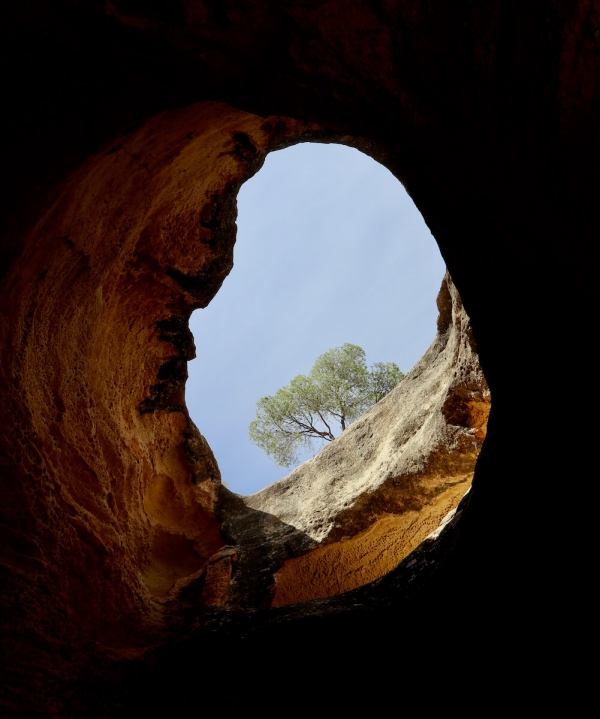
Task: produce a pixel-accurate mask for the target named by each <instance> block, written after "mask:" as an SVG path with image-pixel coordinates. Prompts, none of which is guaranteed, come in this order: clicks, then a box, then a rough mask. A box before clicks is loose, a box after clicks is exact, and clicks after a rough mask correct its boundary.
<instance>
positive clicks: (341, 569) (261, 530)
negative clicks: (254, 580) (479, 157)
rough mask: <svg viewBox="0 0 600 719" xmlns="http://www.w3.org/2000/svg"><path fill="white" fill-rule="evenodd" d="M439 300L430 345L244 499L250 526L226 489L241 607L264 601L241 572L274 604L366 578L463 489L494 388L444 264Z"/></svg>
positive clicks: (432, 523)
mask: <svg viewBox="0 0 600 719" xmlns="http://www.w3.org/2000/svg"><path fill="white" fill-rule="evenodd" d="M438 308H439V311H440V314H439V319H438V333H437V335H436V337H435V339H434V341H433V343H432V345H431V347H430V348H429V349H428V351H427V352H426V353H425V354H424V355H423V357H422V358H421V359H420V360H419V362H418V363H417V364H416V365H415V367H414V368H413V369H412V370H411V371H410V372H409V373H408V374H407V376H406V377H405V379H404V380H403V381H402V382H401V383H400V384H399V385H398V386H397V387H396V388H395V389H394V390H393V391H392V392H390V393H389V394H388V395H387V396H386V397H385V398H384V399H383V400H381V401H380V402H378V403H377V404H376V405H375V406H374V407H372V408H371V409H370V410H369V411H368V412H367V413H366V414H364V415H363V416H362V417H360V418H359V419H358V420H356V421H355V422H354V423H353V424H352V425H350V427H348V429H346V431H345V432H343V433H342V434H341V435H340V436H339V437H338V438H337V439H335V440H334V441H333V442H331V443H330V444H328V445H327V446H326V447H324V448H323V449H322V450H321V451H320V452H319V453H318V454H317V455H316V456H315V457H314V458H313V459H310V460H309V461H307V462H305V463H304V464H302V465H300V466H299V467H298V468H297V469H295V470H294V471H293V472H292V473H291V474H290V475H289V476H287V477H285V478H284V479H281V480H280V481H278V482H275V483H274V484H272V485H270V486H269V487H267V488H265V489H263V490H262V491H260V492H258V493H257V494H254V495H252V496H249V497H244V498H243V504H244V505H245V507H247V508H249V509H251V510H255V511H256V512H257V513H258V515H259V516H261V517H264V519H263V520H262V521H261V522H260V523H259V522H257V523H255V525H254V526H255V527H256V529H255V532H256V534H255V535H252V534H251V533H250V532H249V531H248V529H247V525H248V523H249V522H250V521H251V519H250V516H249V515H250V514H252V513H248V512H247V511H245V512H244V510H243V509H242V508H241V506H240V502H239V500H237V501H236V502H235V503H233V509H232V510H230V509H229V508H228V503H227V498H225V501H224V506H222V507H221V509H220V513H221V515H222V516H223V517H224V518H225V522H224V530H225V531H226V533H227V534H228V536H229V537H230V540H231V541H233V542H235V543H236V545H237V547H238V551H239V557H240V563H239V564H238V565H237V567H236V570H235V572H234V575H233V585H232V597H231V602H232V604H233V605H234V606H235V605H237V606H241V607H243V606H246V607H248V599H249V597H250V596H253V597H254V599H253V601H254V603H255V604H256V603H258V605H259V606H262V605H264V604H265V598H264V597H262V598H259V597H257V596H256V593H254V594H252V593H250V592H247V591H246V590H247V585H248V581H247V577H245V576H244V575H245V574H246V573H247V574H250V575H251V576H252V577H255V576H256V574H257V571H262V573H263V574H262V579H263V582H264V584H263V588H266V589H268V590H269V596H270V604H271V606H273V607H277V606H282V605H286V604H293V603H295V602H299V601H306V600H311V599H317V598H323V597H331V596H335V595H337V594H341V593H343V592H347V591H349V590H352V589H355V588H356V587H359V586H362V585H364V584H367V583H369V582H372V581H374V580H376V579H378V578H379V577H381V576H383V575H384V574H386V573H387V572H389V571H390V570H392V569H393V568H395V567H396V566H397V565H398V564H400V562H401V561H402V560H403V559H404V558H405V557H407V556H408V554H410V552H411V551H412V550H414V549H415V548H416V547H417V546H418V545H419V544H420V542H422V541H423V540H424V539H425V538H426V537H427V536H428V535H429V534H431V533H432V532H434V531H435V530H436V529H437V528H438V526H439V525H440V524H441V522H442V521H443V519H444V517H446V515H448V514H449V513H450V512H452V511H453V510H454V509H455V508H456V506H457V505H458V503H459V501H460V500H461V498H462V497H463V496H464V494H465V493H466V492H467V490H468V489H469V488H470V486H471V480H472V478H473V471H474V469H475V462H476V459H477V456H478V454H479V451H480V449H481V445H482V442H483V439H484V437H485V432H486V426H487V418H488V413H489V407H490V393H489V389H488V387H487V384H486V381H485V378H484V376H483V373H482V371H481V367H480V366H479V360H478V357H477V353H476V349H475V346H474V341H473V336H472V331H471V327H470V323H469V319H468V317H467V315H466V313H465V311H464V308H463V306H462V302H461V300H460V297H459V295H458V293H457V291H456V288H455V287H454V285H453V284H452V281H451V279H450V277H449V275H448V274H446V277H445V278H444V281H443V284H442V288H441V290H440V293H439V296H438ZM238 525H242V526H243V529H242V530H241V531H239V530H238ZM238 532H239V533H238ZM261 534H262V537H263V539H262V542H260V545H261V549H262V553H261V554H260V555H258V554H257V552H256V550H255V549H254V547H255V545H256V543H257V540H260V538H261ZM246 547H247V548H246ZM253 550H254V551H253ZM246 552H248V555H249V556H248V558H246V557H245V556H244V555H245V553H246ZM267 558H268V560H270V564H269V563H267V562H266V561H265V560H266V559H267ZM282 558H285V559H284V560H283V563H282ZM261 560H262V561H261ZM272 575H273V576H272ZM271 582H272V586H270V585H271ZM255 592H256V590H255Z"/></svg>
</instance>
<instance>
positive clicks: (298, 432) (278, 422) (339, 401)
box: [249, 343, 404, 467]
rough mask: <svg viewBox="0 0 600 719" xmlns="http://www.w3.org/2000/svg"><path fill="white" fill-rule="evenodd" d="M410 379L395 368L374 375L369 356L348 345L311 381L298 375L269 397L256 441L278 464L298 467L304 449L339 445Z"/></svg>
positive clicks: (378, 366)
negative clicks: (342, 434) (339, 437)
mask: <svg viewBox="0 0 600 719" xmlns="http://www.w3.org/2000/svg"><path fill="white" fill-rule="evenodd" d="M403 377H404V375H403V374H402V372H401V371H400V369H399V367H398V366H397V365H396V364H394V362H377V363H375V364H374V365H373V366H372V368H371V369H370V370H369V369H368V368H367V362H366V357H365V353H364V351H363V350H362V349H361V348H360V347H358V345H352V344H348V343H346V344H345V345H342V347H336V348H335V349H331V350H328V351H327V352H325V353H323V354H322V355H321V356H320V357H319V358H318V359H317V361H316V362H315V364H314V365H313V368H312V369H311V371H310V372H309V374H308V375H298V376H297V377H295V378H294V379H293V380H292V381H291V382H290V383H289V385H287V386H285V387H282V388H281V389H280V390H278V391H277V392H276V393H275V394H274V395H272V396H270V397H263V398H262V399H260V400H259V401H258V402H257V404H256V406H257V410H256V418H255V419H254V420H252V422H251V423H250V427H249V435H250V440H251V441H252V442H254V444H256V445H257V446H258V447H260V448H261V449H263V450H264V451H265V452H266V453H267V454H268V455H269V456H270V457H271V458H272V459H273V460H274V461H275V462H276V463H277V464H279V465H280V466H282V467H290V466H291V465H293V464H295V463H297V461H298V456H299V453H300V450H301V449H302V448H311V449H312V448H313V443H314V441H315V440H321V441H326V442H330V441H331V440H332V439H335V435H334V434H333V430H334V429H336V425H338V426H339V427H340V429H341V430H342V431H344V430H345V429H346V427H347V426H348V425H349V424H350V423H351V422H353V421H354V420H355V419H356V418H357V417H360V415H361V414H363V413H364V412H366V410H367V409H369V407H371V406H372V405H374V404H375V403H376V402H379V400H380V399H382V398H383V397H385V395H386V394H387V393H388V392H389V391H390V390H392V389H393V388H394V387H395V386H396V385H397V384H398V382H400V380H401V379H402V378H403Z"/></svg>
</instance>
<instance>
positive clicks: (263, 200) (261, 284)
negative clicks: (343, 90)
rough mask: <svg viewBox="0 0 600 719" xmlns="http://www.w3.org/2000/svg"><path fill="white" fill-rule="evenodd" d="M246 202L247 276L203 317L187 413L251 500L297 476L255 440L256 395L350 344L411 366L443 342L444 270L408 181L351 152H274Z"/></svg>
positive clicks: (196, 323) (242, 197) (231, 482)
mask: <svg viewBox="0 0 600 719" xmlns="http://www.w3.org/2000/svg"><path fill="white" fill-rule="evenodd" d="M237 203H238V218H237V240H236V246H235V250H234V268H233V270H232V271H231V273H230V274H229V276H228V277H227V278H226V280H225V282H224V284H223V286H222V288H221V289H220V291H219V293H218V294H217V296H216V297H215V298H214V299H213V300H212V302H211V303H210V304H209V306H208V307H207V308H205V309H201V310H197V311H196V312H195V313H194V314H193V315H192V317H191V320H190V328H191V330H192V332H193V334H194V337H195V342H196V347H197V358H196V359H195V360H193V361H191V362H190V363H189V364H188V371H189V379H188V381H187V385H186V404H187V407H188V410H189V412H190V416H191V418H192V419H193V420H194V422H195V423H196V425H197V426H198V427H199V429H200V431H201V432H202V433H203V434H204V435H205V436H206V438H207V440H208V443H209V445H210V446H211V448H212V450H213V452H214V453H215V456H216V459H217V461H218V463H219V466H220V469H221V474H222V477H223V480H224V481H225V483H226V485H227V486H228V487H229V488H230V489H231V490H233V491H235V492H237V493H239V494H243V495H249V494H253V493H254V492H257V491H259V490H261V489H262V488H263V487H265V486H267V485H270V484H271V483H273V482H275V481H277V480H278V479H280V478H281V477H283V476H284V475H286V474H287V473H288V472H289V471H290V470H289V469H286V468H285V467H280V466H278V465H277V464H275V463H274V462H273V461H272V460H271V459H270V458H269V457H267V456H266V455H265V454H264V453H263V451H262V450H261V449H259V448H258V447H256V446H255V445H253V444H252V443H251V442H250V440H249V439H248V425H249V423H250V421H251V420H252V419H253V417H254V414H255V411H256V402H257V400H258V399H260V398H261V397H263V396H265V395H273V394H274V393H275V392H276V391H277V390H278V389H279V388H280V387H282V386H284V385H286V384H287V383H288V382H289V381H290V380H291V379H292V378H293V377H295V376H296V375H298V374H306V373H307V372H308V371H309V369H310V367H311V366H312V364H313V363H314V361H315V360H316V358H317V356H319V355H321V354H322V353H323V352H325V351H327V350H329V349H331V348H333V347H338V346H341V345H343V344H344V343H346V342H349V343H352V344H356V345H359V346H360V347H362V348H363V349H364V350H365V352H366V355H367V362H368V364H369V365H370V364H371V363H374V362H395V363H396V364H397V365H399V367H400V369H401V370H402V371H403V372H407V371H408V370H410V369H411V368H412V367H413V365H414V364H415V363H416V362H417V360H418V359H419V357H420V356H421V355H422V354H423V353H424V352H425V350H426V349H427V347H428V346H429V345H430V343H431V341H432V339H433V337H434V335H435V331H436V325H435V322H436V317H437V307H436V295H437V293H438V290H439V287H440V284H441V281H442V277H443V275H444V270H445V266H444V261H443V259H442V257H441V255H440V252H439V249H438V247H437V244H436V242H435V240H434V238H433V236H432V235H431V232H430V231H429V229H428V228H427V226H426V224H425V222H424V220H423V218H422V216H421V214H420V213H419V211H418V210H417V208H416V207H415V205H414V203H413V202H412V200H411V198H410V197H409V195H408V193H407V192H406V190H405V189H404V187H403V186H402V184H401V183H400V182H399V181H398V180H397V179H396V178H395V177H394V176H393V175H392V174H391V173H390V172H389V170H387V168H385V167H384V166H383V165H381V164H379V163H378V162H376V161H375V160H374V159H372V158H371V157H369V156H368V155H366V154H364V153H362V152H360V151H359V150H357V149H354V148H351V147H348V146H345V145H341V144H322V143H314V142H302V143H299V144H296V145H294V146H292V147H288V148H285V149H282V150H278V151H276V152H271V153H270V154H269V155H268V156H267V159H266V161H265V164H264V166H263V167H262V169H261V170H259V172H258V173H257V174H256V175H254V177H252V178H251V179H250V180H248V181H246V182H245V183H244V184H243V186H242V187H241V189H240V192H239V194H238V198H237ZM375 248H376V249H375ZM317 448H318V445H315V449H317ZM313 454H314V452H310V451H309V450H305V451H304V452H303V454H302V456H301V457H300V461H304V460H306V459H308V458H310V457H311V456H312V455H313Z"/></svg>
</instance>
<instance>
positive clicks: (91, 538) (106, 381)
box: [0, 103, 314, 702]
mask: <svg viewBox="0 0 600 719" xmlns="http://www.w3.org/2000/svg"><path fill="white" fill-rule="evenodd" d="M313 132H314V128H311V127H310V126H308V125H305V124H302V123H296V122H293V121H285V120H282V119H279V118H273V119H271V120H269V119H265V118H260V117H256V116H254V115H250V114H247V113H243V112H240V111H238V110H234V109H232V108H230V107H228V106H226V105H222V104H219V103H201V104H198V105H194V106H191V107H190V108H187V109H185V110H181V111H173V112H171V113H165V114H163V115H161V116H159V117H157V118H155V119H153V120H151V121H149V122H148V123H146V124H144V125H143V126H142V127H141V128H139V129H138V130H137V131H135V132H134V133H131V134H129V135H128V136H126V137H124V138H122V139H119V140H118V141H116V142H114V143H112V144H111V145H109V146H107V147H105V148H103V150H102V151H101V152H100V153H99V154H97V155H95V156H94V157H93V158H91V159H90V160H89V161H88V162H87V163H85V164H84V165H83V166H82V167H81V168H80V169H79V170H78V171H77V172H76V173H75V174H74V175H73V176H72V177H71V178H70V179H69V181H68V182H67V183H66V184H65V186H64V187H63V188H62V191H61V193H60V194H59V196H58V197H57V199H56V201H55V202H54V203H53V205H52V206H51V207H50V209H49V210H48V211H47V212H46V214H45V215H44V216H43V217H42V218H40V220H39V222H38V223H37V224H36V226H35V227H34V229H33V230H32V231H31V233H30V234H29V235H28V236H27V237H26V238H25V241H24V249H23V251H22V253H21V255H20V257H19V259H18V261H17V262H16V263H15V264H14V266H13V268H12V270H11V272H10V273H9V274H8V275H7V276H6V277H5V278H4V281H3V282H2V285H1V288H0V290H1V297H2V305H3V306H4V307H10V308H11V311H12V315H11V318H10V321H5V322H3V323H2V326H1V329H0V332H1V335H2V342H3V347H4V348H5V352H4V355H3V364H2V367H3V372H2V376H1V382H2V389H3V397H4V400H3V401H4V405H3V409H4V410H5V411H3V413H2V440H1V443H2V444H1V447H2V455H3V457H4V462H5V467H6V468H7V469H8V470H9V474H8V476H9V477H10V482H5V483H4V485H3V492H4V495H3V502H2V512H3V515H4V517H5V520H4V524H3V534H4V537H5V541H4V542H3V555H2V563H3V567H4V571H5V572H7V577H8V584H7V585H6V586H7V587H8V591H7V592H6V593H5V594H4V609H3V619H4V620H5V621H7V622H8V623H9V624H12V626H14V627H22V626H23V625H26V626H28V627H29V630H28V631H29V634H30V637H29V639H28V640H27V642H28V643H29V644H30V646H28V647H27V649H26V652H25V654H26V667H25V668H23V667H22V666H21V667H20V669H19V671H20V672H21V673H23V672H27V671H30V672H32V673H33V674H35V673H36V672H38V670H40V671H41V670H42V669H43V668H44V667H47V666H52V664H53V662H54V663H56V658H55V657H54V655H55V654H56V653H57V652H58V651H59V647H60V646H85V649H84V650H82V652H81V653H76V654H73V653H69V654H68V657H69V658H73V657H76V661H75V662H72V661H70V660H69V659H68V660H67V661H66V662H65V661H64V660H61V661H59V662H58V663H56V666H57V667H58V669H57V671H60V672H61V673H63V674H64V673H65V672H66V676H67V677H68V676H71V675H70V674H69V672H72V671H74V672H75V673H76V672H77V671H78V666H81V665H85V664H86V663H88V662H89V661H90V659H89V657H88V658H86V656H87V655H88V654H89V653H90V652H91V654H92V655H93V654H95V653H97V652H101V653H105V654H107V655H110V656H112V657H131V656H137V655H140V654H141V653H142V652H143V651H144V650H145V649H146V648H147V647H148V646H150V645H152V644H154V643H156V642H158V641H161V640H162V639H164V638H165V637H167V636H169V635H171V634H172V633H173V632H177V631H181V628H182V626H183V625H182V621H183V620H182V618H181V616H180V613H179V612H178V605H177V599H178V597H179V596H180V594H181V592H182V591H184V590H185V592H186V596H188V597H189V596H193V597H194V600H193V603H194V606H195V607H197V608H198V610H201V608H202V607H211V606H218V605H221V604H223V603H224V602H226V601H227V596H228V588H229V579H230V575H231V569H232V564H233V561H234V559H235V550H233V549H232V548H231V547H230V546H229V545H228V543H227V541H226V540H225V539H224V538H223V536H222V534H221V532H220V527H219V521H218V519H217V517H216V516H215V507H216V504H217V498H218V490H219V487H220V473H219V469H218V466H217V463H216V461H215V459H214V457H213V455H212V452H211V450H210V448H209V447H208V445H207V443H206V441H205V440H204V438H203V437H202V436H201V434H200V433H199V432H198V430H197V429H196V427H195V426H194V425H193V423H192V422H191V421H190V419H189V417H188V414H187V409H186V407H185V401H184V388H185V379H186V377H187V361H188V360H190V359H192V358H193V357H194V356H195V347H194V342H193V338H192V336H191V333H190V331H189V329H188V326H187V320H188V317H189V315H190V313H191V312H192V311H193V309H195V308H197V307H204V306H206V305H207V304H208V302H209V301H210V299H211V298H212V297H213V296H214V294H215V293H216V291H217V290H218V288H219V287H220V285H221V283H222V281H223V279H224V278H225V276H226V275H227V273H228V272H229V271H230V269H231V267H232V263H233V245H234V241H235V218H236V213H237V210H236V194H237V190H238V188H239V186H240V185H241V183H242V182H243V181H244V180H246V179H247V178H248V177H250V176H251V175H252V174H254V172H256V171H257V170H258V169H259V167H260V166H261V164H262V162H263V160H264V157H265V155H266V152H267V151H268V150H269V149H272V148H275V147H279V146H281V145H282V143H285V142H289V141H296V140H298V139H300V138H304V137H309V136H312V135H311V133H313ZM6 478H7V475H6V474H5V479H6ZM15 597H20V599H19V601H18V602H15V600H14V598H15ZM184 624H185V622H184ZM20 631H21V630H19V632H20ZM22 642H23V635H22V634H21V633H19V635H18V639H15V644H14V647H13V649H14V654H15V662H16V664H17V665H18V660H19V658H23V656H22V655H23V652H22V651H21V650H20V649H19V647H20V646H21V644H22ZM20 643H21V644H20ZM63 664H66V666H67V667H68V668H66V669H65V667H64V666H62V665H63ZM40 701H42V702H43V699H40Z"/></svg>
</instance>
